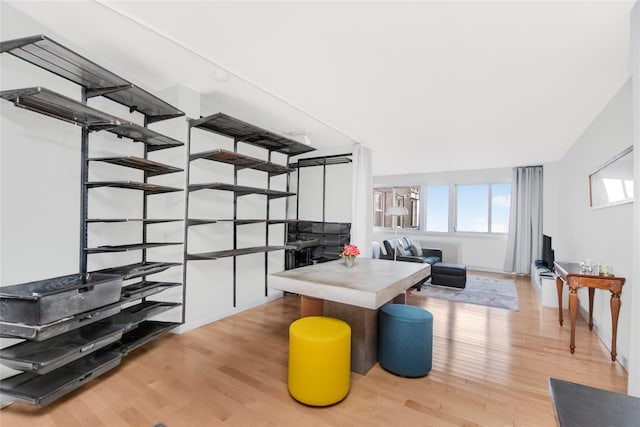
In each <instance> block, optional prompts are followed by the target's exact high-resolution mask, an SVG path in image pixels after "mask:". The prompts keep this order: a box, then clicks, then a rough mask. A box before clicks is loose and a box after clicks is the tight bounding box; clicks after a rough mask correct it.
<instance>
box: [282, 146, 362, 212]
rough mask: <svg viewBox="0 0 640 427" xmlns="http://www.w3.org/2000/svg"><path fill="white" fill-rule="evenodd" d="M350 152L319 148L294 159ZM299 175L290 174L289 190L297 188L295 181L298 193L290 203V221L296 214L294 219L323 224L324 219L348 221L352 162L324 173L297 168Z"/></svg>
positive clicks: (349, 148) (348, 148) (313, 168)
mask: <svg viewBox="0 0 640 427" xmlns="http://www.w3.org/2000/svg"><path fill="white" fill-rule="evenodd" d="M351 151H352V146H344V147H336V148H332V149H319V150H316V151H312V152H310V153H305V154H302V155H300V156H296V157H295V158H294V161H296V160H298V159H306V158H311V157H320V156H331V155H336V154H349V155H351ZM299 172H300V173H299V174H298V173H297V172H296V173H292V174H291V191H296V188H298V179H299V181H300V187H299V188H300V191H299V193H298V194H299V197H298V198H297V199H296V198H295V197H294V198H292V199H291V200H290V203H289V218H296V214H297V219H301V220H305V221H322V220H323V218H324V221H327V222H351V191H352V189H351V179H352V176H351V173H352V164H351V163H343V164H337V165H328V166H327V167H326V173H325V172H323V167H322V166H309V167H304V168H300V170H299ZM323 188H324V192H323ZM296 203H298V205H296ZM323 206H324V208H323ZM296 207H298V209H297V212H296Z"/></svg>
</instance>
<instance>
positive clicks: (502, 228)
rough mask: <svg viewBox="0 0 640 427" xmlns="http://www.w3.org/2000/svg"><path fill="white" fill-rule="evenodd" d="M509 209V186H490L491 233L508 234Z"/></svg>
mask: <svg viewBox="0 0 640 427" xmlns="http://www.w3.org/2000/svg"><path fill="white" fill-rule="evenodd" d="M510 208H511V184H493V185H492V186H491V231H492V232H493V233H508V232H509V210H510Z"/></svg>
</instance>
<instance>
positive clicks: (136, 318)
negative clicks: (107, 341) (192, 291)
mask: <svg viewBox="0 0 640 427" xmlns="http://www.w3.org/2000/svg"><path fill="white" fill-rule="evenodd" d="M180 306H182V304H180V303H177V302H165V301H144V302H142V303H140V304H136V305H132V306H130V307H127V308H125V309H123V310H122V311H121V312H120V313H118V314H116V315H115V316H111V317H109V318H108V319H104V320H101V321H100V324H101V325H109V326H112V327H113V326H116V327H119V328H121V329H123V330H124V332H127V331H129V330H130V329H132V328H134V327H135V326H136V325H138V324H140V323H142V322H144V321H145V320H147V319H148V318H150V317H152V316H155V315H157V314H160V313H164V312H165V311H167V310H171V309H172V308H176V307H180ZM121 337H122V334H120V337H118V338H117V339H115V340H113V341H117V340H119V339H120V338H121Z"/></svg>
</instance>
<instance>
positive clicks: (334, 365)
mask: <svg viewBox="0 0 640 427" xmlns="http://www.w3.org/2000/svg"><path fill="white" fill-rule="evenodd" d="M350 380H351V328H350V327H349V325H348V324H347V323H346V322H343V321H342V320H338V319H333V318H331V317H322V316H310V317H303V318H301V319H298V320H296V321H295V322H293V323H292V324H291V326H290V327H289V393H290V394H291V396H292V397H293V398H294V399H296V400H297V401H298V402H301V403H305V404H307V405H313V406H327V405H332V404H334V403H337V402H339V401H341V400H342V399H344V397H345V396H346V395H347V393H349V385H350Z"/></svg>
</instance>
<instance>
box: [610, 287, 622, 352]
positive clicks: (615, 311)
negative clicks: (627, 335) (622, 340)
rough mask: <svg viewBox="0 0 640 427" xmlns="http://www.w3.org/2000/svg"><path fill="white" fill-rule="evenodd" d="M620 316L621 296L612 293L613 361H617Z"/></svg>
mask: <svg viewBox="0 0 640 427" xmlns="http://www.w3.org/2000/svg"><path fill="white" fill-rule="evenodd" d="M619 314H620V294H619V293H613V292H611V361H612V362H615V361H616V356H617V353H616V342H617V336H618V315H619Z"/></svg>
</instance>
